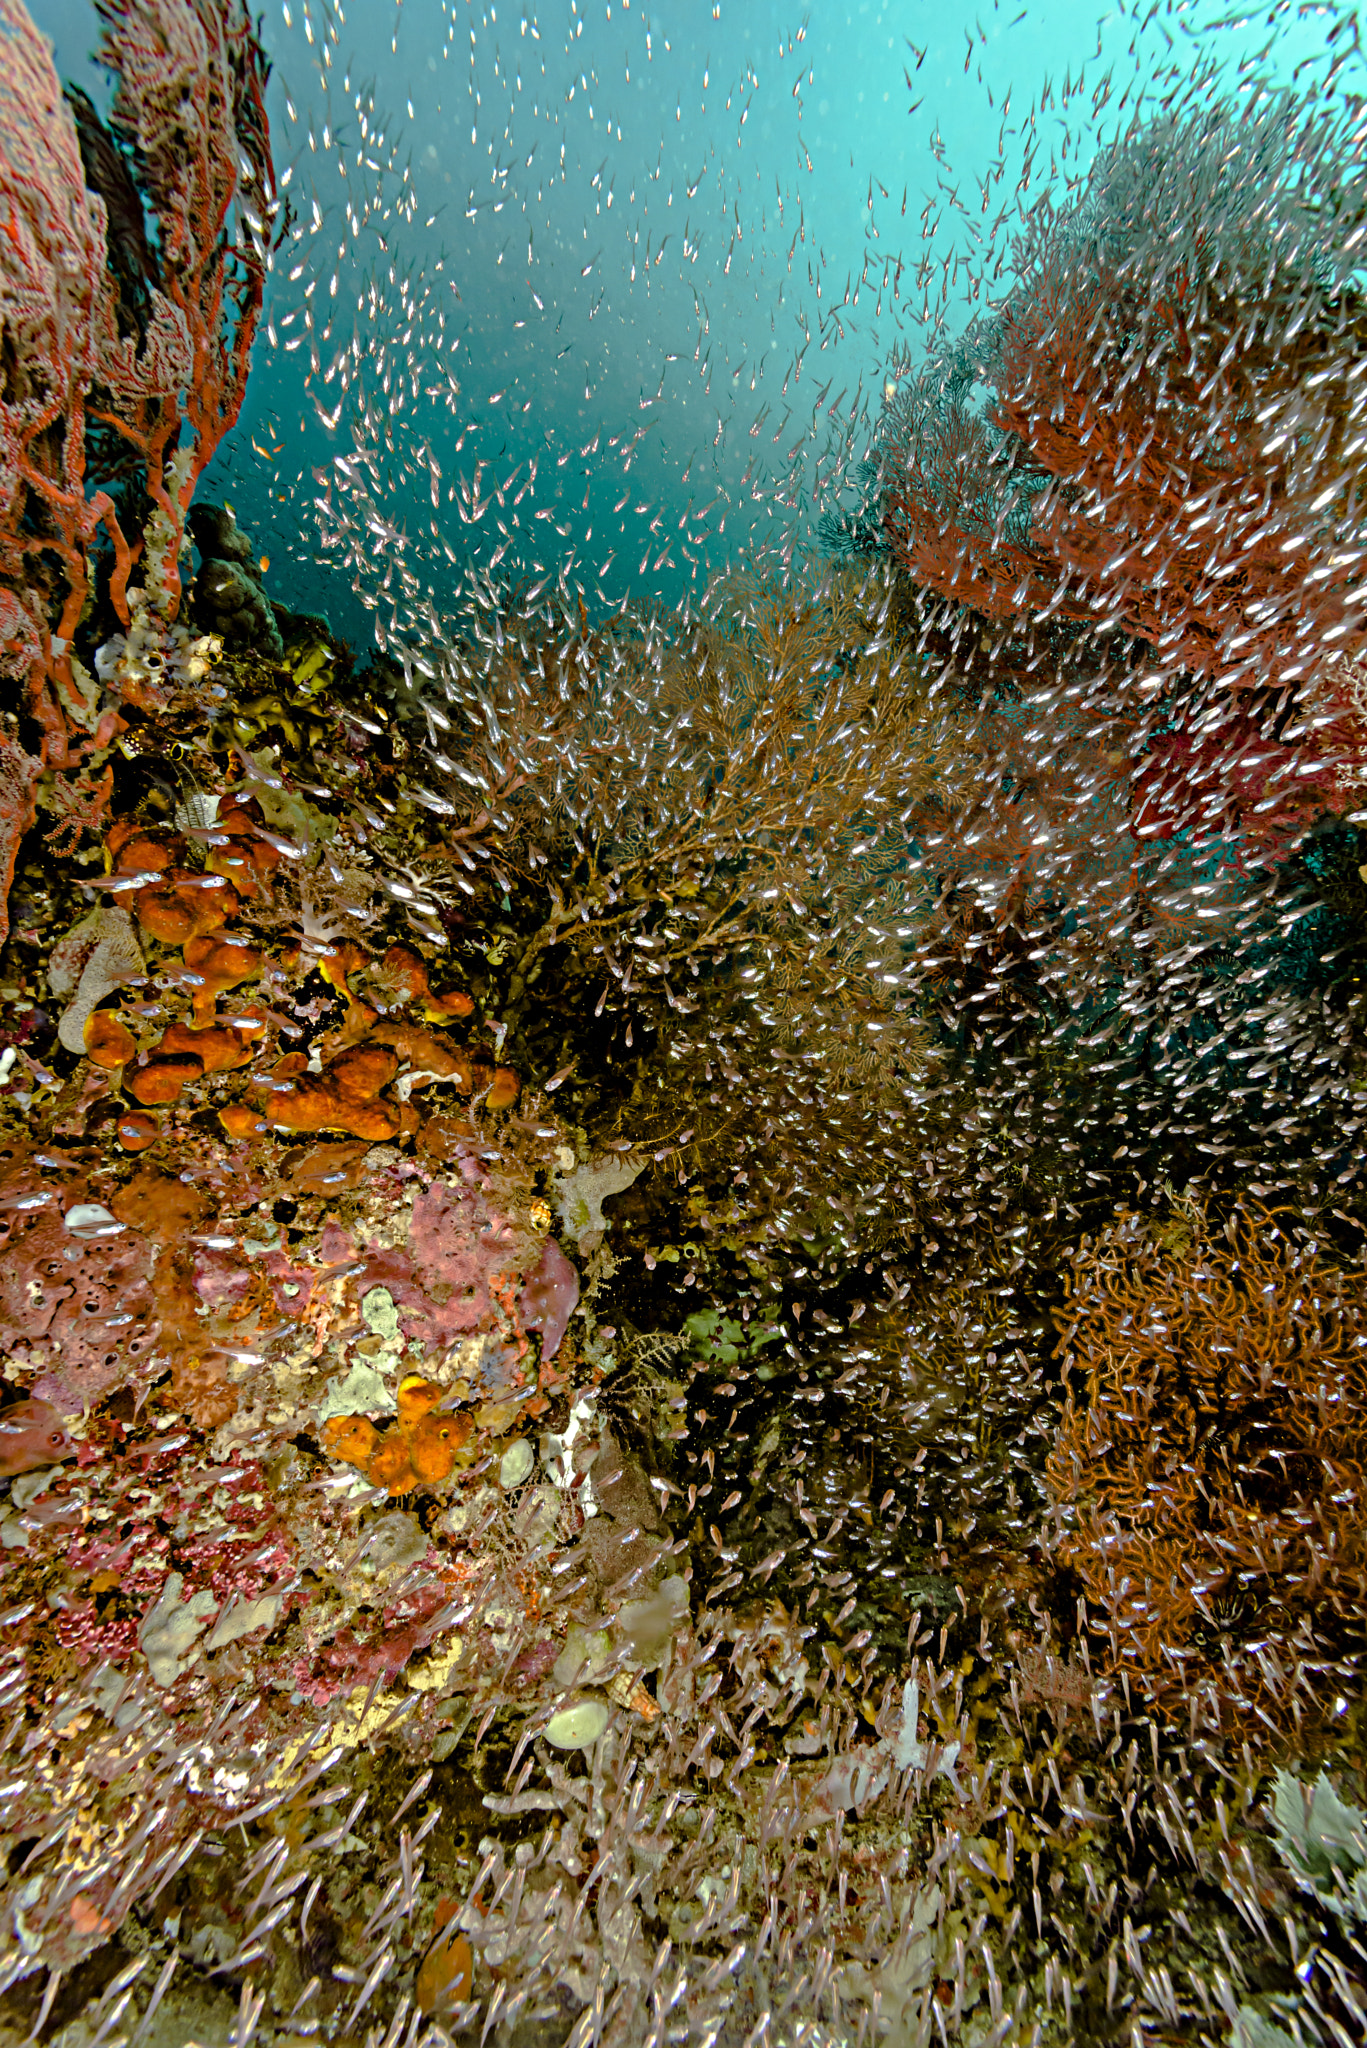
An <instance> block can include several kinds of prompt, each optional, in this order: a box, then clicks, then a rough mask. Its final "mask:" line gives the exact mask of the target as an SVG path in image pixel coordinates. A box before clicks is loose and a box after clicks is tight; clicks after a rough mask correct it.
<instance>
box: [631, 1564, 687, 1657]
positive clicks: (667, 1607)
mask: <svg viewBox="0 0 1367 2048" xmlns="http://www.w3.org/2000/svg"><path fill="white" fill-rule="evenodd" d="M687 1619H688V1587H687V1585H686V1584H685V1583H684V1581H683V1580H682V1579H681V1578H680V1577H679V1576H678V1574H677V1573H676V1574H675V1575H674V1576H673V1577H672V1578H668V1579H666V1580H665V1581H664V1582H663V1584H662V1585H661V1586H660V1587H659V1589H658V1590H657V1591H656V1592H654V1593H651V1594H649V1595H648V1596H647V1597H646V1598H645V1599H643V1600H628V1601H627V1602H626V1603H625V1605H624V1606H623V1607H622V1608H621V1609H620V1610H619V1612H618V1615H617V1629H618V1632H619V1634H620V1635H621V1636H623V1637H624V1638H625V1640H626V1643H627V1645H628V1647H629V1649H630V1651H631V1655H632V1659H633V1661H634V1662H635V1663H636V1664H637V1665H640V1666H642V1667H643V1668H644V1669H645V1670H647V1671H649V1670H652V1669H653V1668H654V1667H655V1666H656V1665H658V1664H660V1663H661V1662H662V1661H663V1659H664V1655H665V1652H666V1651H667V1649H668V1648H669V1645H670V1643H671V1642H672V1641H673V1639H674V1637H675V1635H676V1634H677V1632H678V1630H679V1628H680V1626H681V1625H682V1623H684V1622H685V1621H687Z"/></svg>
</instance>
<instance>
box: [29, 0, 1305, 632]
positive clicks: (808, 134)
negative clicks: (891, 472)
mask: <svg viewBox="0 0 1367 2048" xmlns="http://www.w3.org/2000/svg"><path fill="white" fill-rule="evenodd" d="M1146 17H1147V26H1145V25H1143V24H1144V22H1145V19H1146ZM38 19H39V21H40V24H41V25H42V26H43V27H44V28H46V29H47V30H48V32H49V33H50V34H52V35H53V36H54V38H55V41H56V45H57V58H58V66H59V69H60V70H62V71H63V73H64V75H69V76H75V77H78V78H80V77H87V83H91V85H92V90H93V91H95V92H96V93H97V95H98V92H99V89H100V87H99V83H98V80H96V81H93V82H92V81H91V80H90V79H89V78H88V76H87V73H88V71H89V68H90V67H89V66H88V65H85V58H86V53H87V51H88V49H89V47H90V45H91V42H92V40H93V36H94V25H93V21H92V18H91V12H90V10H88V9H86V8H84V7H81V6H79V5H75V4H63V5H49V6H46V7H43V8H40V9H39V10H38ZM263 33H264V37H265V43H266V48H267V50H268V52H269V54H270V57H271V60H272V63H273V65H274V75H273V78H272V81H271V95H270V103H269V111H270V116H271V123H272V142H273V146H274V150H275V156H276V164H277V169H278V171H279V173H280V176H281V179H282V183H284V181H285V180H286V179H287V180H288V183H287V184H285V186H284V189H285V191H286V193H287V194H288V196H289V198H290V200H291V202H292V204H293V206H294V208H295V215H296V220H295V229H294V239H292V240H290V241H289V242H287V243H286V245H285V246H284V248H282V250H281V252H280V254H279V256H278V257H277V263H276V270H275V274H274V277H273V280H272V286H271V290H270V295H269V298H268V303H267V324H266V327H265V329H264V331H263V333H262V336H261V338H260V340H259V341H258V345H257V352H256V356H255V359H254V368H253V374H252V380H251V384H250V387H249V391H248V396H247V402H246V405H245V407H244V409H243V413H242V417H241V420H240V422H239V425H238V428H237V430H236V432H235V433H234V434H233V435H232V436H230V437H229V439H228V441H227V442H226V443H225V445H224V447H223V448H222V449H221V450H220V453H219V455H218V457H217V459H216V461H215V463H214V465H213V466H212V467H211V469H210V470H209V472H208V474H207V476H206V479H205V483H204V485H203V486H202V493H207V494H208V495H210V496H215V495H223V496H226V497H227V498H228V499H229V500H230V501H231V502H232V503H233V505H234V507H235V509H236V511H237V514H238V518H239V521H240V522H241V524H242V525H243V526H244V527H245V528H246V529H247V530H248V531H249V532H251V533H253V535H254V536H255V537H256V539H257V541H258V543H259V545H260V546H261V548H262V550H263V551H264V552H266V553H267V554H268V556H269V557H270V559H271V562H272V565H273V571H274V574H273V580H272V591H273V594H275V595H277V596H283V598H284V599H285V601H287V602H288V603H290V604H291V605H293V606H298V607H306V608H307V607H310V606H311V607H314V608H318V609H322V610H324V611H326V612H327V614H328V615H329V616H330V617H331V618H332V620H333V622H334V624H335V625H337V626H338V627H339V628H340V629H342V630H344V631H346V632H348V633H349V635H351V636H352V637H354V638H356V639H358V640H359V641H361V643H362V644H364V641H365V639H366V637H367V634H368V625H367V622H366V621H365V619H364V618H363V616H362V615H361V608H360V607H359V606H358V605H357V603H356V598H355V594H354V592H353V590H352V585H353V584H354V583H355V582H356V580H357V579H356V577H355V575H354V574H353V573H348V572H339V571H337V570H336V569H335V568H332V567H331V566H330V565H329V552H328V551H327V550H325V549H323V548H321V547H320V544H319V541H320V535H319V531H318V521H317V517H316V507H315V506H314V504H313V503H312V501H313V500H314V499H315V498H316V497H317V496H319V495H320V485H319V481H318V478H319V473H320V472H321V473H324V474H326V473H327V472H328V471H329V470H331V469H332V465H334V464H335V463H336V461H337V458H338V457H339V456H340V457H342V458H343V459H346V458H347V457H349V456H350V455H351V453H352V452H353V450H354V448H355V446H356V445H357V440H358V436H359V444H360V445H361V446H363V447H364V446H366V445H368V442H369V441H371V440H373V438H374V437H373V435H372V434H371V433H370V430H369V429H367V428H366V427H365V426H364V425H363V424H362V422H361V421H360V420H358V418H357V416H356V408H355V405H354V403H353V401H354V399H355V397H356V396H357V394H358V392H359V390H360V389H361V388H362V387H364V388H365V389H366V390H367V391H368V392H370V393H371V394H372V398H371V403H372V404H373V406H374V407H375V409H376V410H375V414H374V417H375V418H376V419H379V418H381V417H383V418H384V419H385V420H386V421H389V422H390V423H391V432H394V431H396V430H397V433H398V441H397V442H396V447H398V446H399V444H402V447H404V448H406V449H407V450H409V451H413V450H415V449H416V450H420V451H421V453H420V454H419V455H417V456H416V458H411V460H410V467H409V468H408V469H405V467H404V459H403V456H402V454H401V453H396V454H388V453H384V454H383V457H382V460H383V475H384V479H385V481H384V485H383V487H382V488H380V489H374V488H373V487H372V491H371V496H372V497H373V498H374V500H375V502H376V503H377V504H379V505H380V506H381V510H382V514H383V517H384V519H385V521H386V522H387V523H390V524H392V525H394V526H395V527H397V528H398V529H400V530H402V531H403V532H404V533H405V534H406V535H407V536H408V545H407V553H406V559H407V560H408V561H409V562H411V563H412V564H413V565H414V568H415V570H416V573H417V574H418V577H419V581H420V582H422V583H424V584H430V585H431V586H432V589H433V592H434V596H435V598H436V600H437V602H438V604H439V605H440V604H441V603H442V602H443V601H444V600H446V599H449V598H450V596H451V594H452V591H453V588H454V587H455V586H456V585H457V584H458V583H459V580H460V578H461V577H462V576H464V575H466V574H468V573H469V572H470V571H472V570H474V569H476V568H478V567H481V566H483V567H486V568H487V567H488V566H489V565H490V564H491V563H492V565H493V567H494V568H495V569H496V570H498V569H502V570H503V571H504V573H505V574H506V573H508V572H509V571H510V570H512V569H513V568H514V566H515V565H517V564H519V563H520V564H521V566H522V568H523V570H524V572H525V573H526V575H527V576H529V577H534V576H536V575H538V574H540V573H542V572H541V571H539V570H537V569H536V567H535V564H536V563H537V562H542V563H544V564H545V565H546V566H547V567H548V568H549V569H550V573H551V574H552V576H554V575H555V574H556V573H558V571H559V569H560V567H561V565H562V563H566V562H567V560H568V559H569V558H571V557H572V566H571V567H570V570H569V573H570V576H571V580H572V581H573V582H575V583H576V584H577V585H578V586H579V587H581V588H582V589H583V590H584V591H585V592H586V593H587V594H588V597H589V600H590V602H594V601H600V602H602V603H603V604H606V605H615V604H617V603H620V602H621V601H622V600H623V599H624V598H630V599H631V600H633V601H635V602H638V603H640V602H647V603H648V602H649V601H651V600H652V599H657V600H658V601H660V602H661V603H663V604H665V605H667V606H669V607H671V608H672V607H674V606H676V605H677V604H679V603H680V602H681V601H682V600H683V599H684V598H685V597H686V596H689V597H691V598H692V599H693V601H694V602H696V600H697V598H698V596H699V595H700V593H701V592H702V590H703V589H705V587H706V583H707V579H708V577H709V575H710V574H712V573H715V572H716V571H717V570H718V569H719V568H720V567H722V566H723V565H724V564H725V563H726V562H728V561H729V560H732V559H734V558H735V557H737V556H739V555H743V554H746V553H748V552H750V551H752V550H754V549H757V548H764V549H772V550H775V551H777V552H778V553H780V554H785V555H788V554H791V552H792V551H793V550H794V549H796V550H797V552H798V554H799V556H800V555H801V552H802V550H803V549H804V547H805V546H806V545H807V544H808V541H809V538H810V532H811V524H812V518H813V513H814V510H815V509H816V508H817V507H819V506H820V505H821V504H822V503H823V502H825V501H826V500H827V499H828V498H829V496H830V494H831V492H832V490H833V488H834V487H835V486H836V485H837V484H838V482H839V479H840V477H841V475H842V473H843V471H844V470H845V468H846V467H847V466H848V465H849V464H850V463H851V462H852V461H857V460H858V459H859V458H860V456H861V455H862V454H864V453H865V452H866V451H867V447H868V441H869V435H870V432H871V429H872V425H873V423H874V421H876V418H877V415H878V412H879V410H880V407H881V405H882V403H883V386H884V379H885V376H886V374H887V369H888V365H889V363H890V362H891V360H892V358H893V356H894V353H895V352H896V351H897V350H899V349H905V350H909V351H910V352H911V353H912V355H913V356H916V355H918V354H919V353H920V351H921V350H922V349H923V347H924V345H925V341H926V337H927V335H928V334H929V333H930V332H931V331H932V330H933V326H934V322H935V320H936V319H937V317H938V316H939V315H940V314H941V312H944V313H945V314H947V316H948V320H949V325H950V327H951V329H955V328H957V327H958V326H960V325H961V324H962V322H963V321H964V320H965V319H966V318H967V317H968V316H969V315H970V314H971V312H972V311H974V310H976V309H977V308H978V307H979V306H980V305H981V304H982V298H981V297H974V296H972V295H971V293H970V287H969V283H968V280H967V278H966V277H965V276H964V275H962V274H961V273H960V272H959V270H958V269H957V265H958V263H959V262H960V261H962V260H967V261H968V262H970V263H972V264H974V265H975V267H977V268H978V269H981V268H982V267H983V255H984V251H985V250H989V249H990V250H991V251H993V252H995V253H993V254H992V256H991V259H990V262H989V264H988V266H987V267H988V270H989V276H988V279H987V283H986V286H985V291H987V292H990V291H991V289H992V284H993V280H992V275H991V271H992V267H993V266H994V265H995V266H996V268H997V270H998V273H1000V256H1001V254H1002V253H1003V252H1004V251H1005V250H1006V249H1007V248H1008V247H1009V241H1010V233H1011V227H1010V218H1009V217H1010V216H1012V215H1013V214H1014V213H1015V210H1016V209H1017V208H1018V207H1020V206H1023V205H1024V204H1026V203H1028V202H1029V201H1030V200H1032V199H1034V198H1036V197H1038V196H1039V195H1040V194H1041V193H1042V192H1044V191H1045V190H1052V191H1054V192H1055V193H1056V194H1057V193H1058V192H1059V191H1060V190H1061V188H1062V185H1063V182H1064V181H1066V180H1067V179H1069V178H1070V177H1076V176H1077V175H1078V174H1079V173H1082V172H1085V170H1086V168H1087V165H1088V164H1089V162H1090V161H1091V158H1092V155H1093V154H1094V151H1095V147H1096V146H1097V144H1098V143H1100V142H1101V141H1104V140H1105V139H1106V138H1108V137H1110V136H1112V135H1114V134H1115V133H1117V132H1118V131H1120V130H1121V129H1123V127H1124V126H1125V124H1126V123H1127V122H1128V120H1129V119H1131V118H1132V117H1133V115H1134V113H1135V111H1136V109H1138V108H1142V107H1143V106H1145V105H1147V106H1148V107H1150V108H1151V109H1152V108H1153V107H1155V106H1156V105H1157V103H1158V101H1159V100H1160V99H1161V98H1162V97H1163V96H1164V94H1165V93H1167V92H1170V90H1171V88H1172V82H1173V80H1174V78H1176V79H1184V78H1186V77H1188V76H1190V75H1191V74H1193V73H1194V72H1195V71H1196V70H1197V69H1198V68H1199V67H1200V66H1202V65H1206V64H1211V63H1214V64H1216V65H1218V67H1219V68H1220V69H1221V71H1222V72H1223V74H1224V75H1225V76H1226V78H1227V79H1228V80H1229V81H1230V82H1231V83H1234V82H1235V81H1237V79H1238V77H1239V75H1240V70H1241V67H1245V66H1247V65H1249V64H1250V63H1251V62H1253V61H1254V60H1255V59H1257V60H1260V69H1261V70H1262V71H1263V72H1264V73H1265V74H1266V75H1268V76H1270V77H1272V78H1274V79H1281V80H1289V79H1292V78H1293V77H1294V78H1297V79H1298V80H1299V82H1300V84H1301V85H1302V86H1305V85H1306V84H1307V82H1308V81H1309V80H1310V79H1312V78H1313V77H1314V76H1315V75H1316V71H1317V70H1318V71H1319V72H1320V73H1321V74H1322V73H1323V72H1324V70H1325V69H1326V67H1327V66H1328V64H1329V63H1331V62H1332V61H1333V53H1332V50H1330V49H1329V48H1328V47H1327V45H1326V33H1327V30H1326V21H1325V19H1324V18H1322V17H1321V16H1319V15H1317V14H1316V12H1315V11H1313V10H1300V11H1299V12H1298V13H1296V14H1292V13H1291V12H1290V10H1287V9H1285V8H1281V7H1274V8H1272V9H1270V10H1268V11H1267V12H1266V13H1261V12H1260V13H1257V14H1254V15H1249V16H1246V17H1240V18H1239V19H1237V20H1235V21H1231V19H1230V17H1229V16H1228V14H1227V12H1226V11H1225V10H1222V9H1220V8H1218V7H1214V6H1206V7H1199V8H1195V7H1178V8H1174V9H1170V10H1164V11H1163V12H1159V11H1158V10H1155V9H1151V8H1127V7H1123V6H1122V7H1117V8H1108V9H1106V10H1104V11H1094V10H1093V9H1092V8H1090V7H1083V6H1077V5H1071V4H1066V0H1059V4H1049V5H1030V6H1028V7H1024V8H1022V7H1018V6H1012V5H1004V6H1000V7H993V8H990V9H988V8H984V9H981V10H978V9H969V8H963V9H959V8H945V7H932V6H925V5H916V6H904V7H897V6H888V5H884V4H879V0H860V4H858V5H853V6H852V5H848V4H845V5H839V4H819V5H816V6H814V7H810V8H808V9H806V10H805V11H804V10H802V9H799V8H796V7H793V8H783V7H779V6H774V5H772V4H769V0H763V4H754V0H745V4H740V0H718V4H715V5H714V4H712V0H694V4H690V5H689V6H687V7H677V6H676V7H672V8H668V7H667V8H662V9H658V10H652V9H651V8H649V7H646V6H643V5H641V0H634V4H626V0H584V4H582V5H580V4H579V0H566V4H563V5H556V6H553V7H543V8H541V9H539V10H538V9H536V8H533V7H528V6H524V5H521V4H512V5H508V4H501V5H497V6H491V5H464V6H457V5H455V4H454V0H452V4H451V5H450V6H447V5H446V4H444V0H437V4H434V0H406V4H402V5H399V6H397V7H390V6H388V5H381V4H374V5H372V4H363V0H353V4H350V5H347V6H345V7H342V6H326V5H324V6H321V7H320V6H319V5H318V4H317V0H285V4H284V5H283V7H282V6H281V5H280V4H278V0H273V4H272V6H271V7H270V8H269V9H268V11H267V13H266V16H265V18H264V30H263ZM83 66H84V69H83ZM908 81H910V83H908ZM928 206H929V212H927V207H928ZM1003 215H1006V216H1008V218H1007V222H1006V225H1005V226H1003V225H1002V216H1003ZM927 262H928V263H929V272H928V273H926V274H921V273H920V266H922V265H923V264H925V263H927ZM947 265H948V266H949V268H948V271H946V266H947ZM918 274H920V275H921V281H920V282H918ZM942 301H943V304H942V303H941V302H942ZM310 316H311V318H312V323H313V326H312V335H311V337H310V335H309V333H308V329H307V320H308V318H309V317H310ZM352 344H354V345H355V347H356V349H357V351H358V355H359V360H358V361H353V362H352V363H351V364H349V365H348V366H347V374H348V376H349V378H350V379H351V380H352V381H351V387H350V395H349V396H348V395H344V393H343V390H342V383H341V374H342V373H341V369H340V367H339V358H340V357H341V355H342V352H343V351H344V350H346V349H347V348H348V347H349V346H351V345H352ZM381 351H383V354H381ZM315 352H316V357H317V364H318V367H317V368H316V369H314V368H312V360H313V357H314V354H315ZM329 371H331V372H332V375H331V377H329ZM386 374H387V375H388V378H389V388H388V389H386V388H385V378H386ZM414 376H416V378H417V383H418V395H417V396H414V394H413V389H412V381H411V380H412V378H413V377H414ZM453 382H454V387H456V388H453ZM398 394H401V402H400V403H396V395H398ZM339 401H340V411H339V410H338V407H339ZM391 405H394V406H395V411H394V412H393V413H392V414H391V410H390V408H391ZM429 458H430V459H434V460H435V461H436V462H437V464H438V465H439V467H440V471H441V483H440V485H439V486H438V487H437V492H438V498H439V500H440V502H439V503H438V504H437V505H435V506H434V505H433V503H432V487H433V486H432V478H431V471H430V466H429ZM481 461H482V462H484V463H486V464H487V465H488V468H487V470H486V471H484V472H483V481H484V486H485V488H486V489H487V486H488V481H489V479H490V478H493V479H495V480H497V481H503V480H505V479H508V478H510V477H511V478H514V479H515V481H514V482H513V485H512V490H513V492H516V491H517V490H518V489H519V488H520V487H521V486H522V485H523V484H524V483H525V482H526V481H527V478H528V472H529V468H530V465H531V464H532V463H533V462H535V464H536V474H535V480H534V482H533V483H532V485H531V487H530V489H529V490H528V491H527V493H526V496H525V497H524V498H523V500H522V504H521V506H520V508H519V510H520V514H521V526H520V529H519V532H518V535H517V537H516V539H515V540H513V541H512V542H511V543H510V545H509V547H508V549H507V551H506V552H505V553H504V554H503V555H501V556H500V555H499V548H500V543H501V542H502V541H503V540H504V536H503V535H502V534H500V532H499V531H498V529H497V527H496V526H495V524H494V521H493V518H492V517H490V516H489V515H487V514H486V515H484V516H483V517H482V518H481V519H480V520H478V521H476V522H474V523H473V524H467V523H465V522H463V521H462V520H461V519H460V518H459V516H458V513H457V510H456V507H455V504H454V503H453V501H452V487H453V486H454V485H457V484H458V482H459V481H460V480H464V481H466V482H467V483H468V482H473V480H474V477H475V473H476V466H477V464H478V463H479V462H481ZM333 476H334V480H335V477H336V472H335V470H334V471H333ZM494 512H495V515H496V513H497V507H495V508H494ZM537 512H541V513H545V514H550V515H552V516H551V517H550V518H543V519H542V520H540V521H537V519H536V517H535V515H536V513H537ZM434 521H435V527H436V531H435V532H434V531H433V530H432V529H433V524H434ZM538 529H540V530H538ZM374 538H375V536H372V540H373V539H374ZM333 553H334V554H335V550H334V551H333ZM496 558H497V559H496ZM286 563H288V564H289V568H288V571H286V569H285V564H286ZM286 576H287V577H288V589H286V588H285V579H286ZM380 613H381V616H382V617H383V616H384V605H383V602H382V603H381V606H380Z"/></svg>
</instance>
